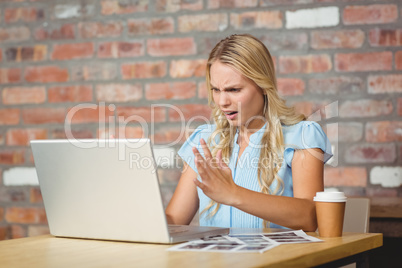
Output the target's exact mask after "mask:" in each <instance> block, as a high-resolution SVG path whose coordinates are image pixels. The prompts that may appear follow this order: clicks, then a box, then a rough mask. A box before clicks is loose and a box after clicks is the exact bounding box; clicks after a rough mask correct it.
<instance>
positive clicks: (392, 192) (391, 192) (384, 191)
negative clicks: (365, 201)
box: [365, 185, 398, 197]
mask: <svg viewBox="0 0 402 268" xmlns="http://www.w3.org/2000/svg"><path fill="white" fill-rule="evenodd" d="M365 190H366V196H368V197H371V196H378V197H397V196H398V190H397V188H382V187H377V186H374V187H370V185H369V186H368V187H366V189H365Z"/></svg>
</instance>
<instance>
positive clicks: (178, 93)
mask: <svg viewBox="0 0 402 268" xmlns="http://www.w3.org/2000/svg"><path fill="white" fill-rule="evenodd" d="M196 89H197V85H196V84H195V83H194V82H176V83H154V84H147V85H146V87H145V97H146V99H147V100H160V99H176V100H180V99H190V98H193V97H194V96H195V93H196Z"/></svg>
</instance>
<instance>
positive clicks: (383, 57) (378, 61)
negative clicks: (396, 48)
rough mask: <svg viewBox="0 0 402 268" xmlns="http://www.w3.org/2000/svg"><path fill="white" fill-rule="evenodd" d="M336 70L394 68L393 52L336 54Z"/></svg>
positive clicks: (362, 70)
mask: <svg viewBox="0 0 402 268" xmlns="http://www.w3.org/2000/svg"><path fill="white" fill-rule="evenodd" d="M335 70H336V71H340V72H364V71H382V70H392V52H368V53H348V54H340V53H339V54H335Z"/></svg>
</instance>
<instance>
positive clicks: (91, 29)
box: [78, 21, 123, 38]
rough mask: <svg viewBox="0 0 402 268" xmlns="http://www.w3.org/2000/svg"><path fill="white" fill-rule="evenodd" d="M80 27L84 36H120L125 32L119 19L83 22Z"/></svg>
mask: <svg viewBox="0 0 402 268" xmlns="http://www.w3.org/2000/svg"><path fill="white" fill-rule="evenodd" d="M78 29H79V32H80V35H81V37H82V38H99V37H118V36H120V35H121V34H122V32H123V25H122V23H121V22H119V21H108V22H81V23H79V24H78Z"/></svg>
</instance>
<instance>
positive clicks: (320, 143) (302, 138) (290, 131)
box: [283, 121, 332, 167]
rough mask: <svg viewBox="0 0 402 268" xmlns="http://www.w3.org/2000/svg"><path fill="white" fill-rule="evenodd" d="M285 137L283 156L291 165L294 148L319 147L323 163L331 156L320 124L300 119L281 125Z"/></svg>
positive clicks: (329, 147) (326, 138) (327, 141)
mask: <svg viewBox="0 0 402 268" xmlns="http://www.w3.org/2000/svg"><path fill="white" fill-rule="evenodd" d="M283 134H284V139H285V152H284V158H285V162H286V164H287V165H288V166H290V167H291V166H292V159H293V155H294V151H295V150H303V149H311V148H319V149H321V150H322V151H323V152H324V163H326V162H327V161H328V160H329V159H330V158H331V157H332V150H331V144H330V142H329V140H328V137H327V135H326V134H325V132H324V131H323V130H322V128H321V126H320V125H319V124H318V123H316V122H312V121H301V122H300V123H298V124H295V125H292V126H283Z"/></svg>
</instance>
